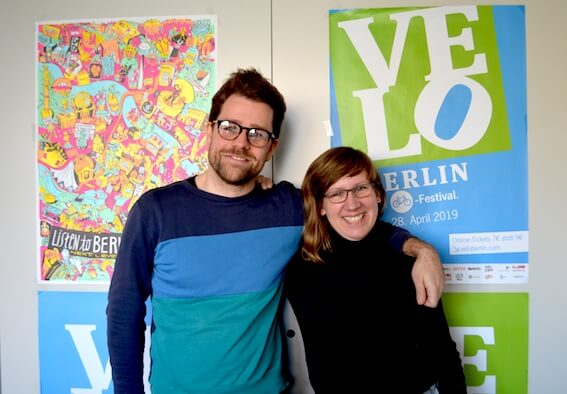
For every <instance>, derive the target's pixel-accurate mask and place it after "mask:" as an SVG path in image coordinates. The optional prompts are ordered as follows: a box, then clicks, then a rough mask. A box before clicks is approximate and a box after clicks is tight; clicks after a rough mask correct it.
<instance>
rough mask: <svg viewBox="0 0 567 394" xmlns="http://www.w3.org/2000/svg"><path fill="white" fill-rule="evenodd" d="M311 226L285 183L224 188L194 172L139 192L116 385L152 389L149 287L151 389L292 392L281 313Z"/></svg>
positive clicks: (116, 332)
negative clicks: (230, 192) (240, 190)
mask: <svg viewBox="0 0 567 394" xmlns="http://www.w3.org/2000/svg"><path fill="white" fill-rule="evenodd" d="M302 226H303V210H302V205H301V198H300V195H299V192H298V190H297V189H296V188H295V187H294V186H293V185H292V184H291V183H288V182H281V183H279V184H277V185H275V186H274V187H273V188H272V189H270V190H262V189H261V188H259V187H258V188H256V189H254V190H253V191H252V192H251V193H249V194H247V195H245V196H242V197H237V198H225V197H221V196H218V195H214V194H210V193H207V192H204V191H202V190H199V189H197V188H196V186H195V182H194V178H191V179H189V180H185V181H181V182H176V183H173V184H171V185H168V186H164V187H161V188H157V189H154V190H151V191H149V192H147V193H145V194H144V195H142V196H141V198H140V199H139V200H138V201H137V202H136V204H135V205H134V207H133V208H132V210H131V212H130V215H129V217H128V220H127V223H126V227H125V229H124V232H123V234H122V240H121V245H120V249H119V253H118V257H117V259H116V264H115V272H114V274H113V278H112V282H111V286H110V290H109V295H108V297H109V304H108V308H107V318H108V332H107V333H108V345H109V352H110V359H111V365H112V371H113V380H114V388H115V392H116V393H143V382H142V373H143V357H142V355H143V351H144V330H145V323H144V316H145V314H146V308H145V301H146V300H147V299H148V297H150V298H151V304H152V334H151V359H152V365H151V373H150V382H151V386H152V393H154V394H159V393H167V394H174V393H207V394H215V393H231V394H237V393H246V394H255V393H262V394H264V393H279V392H280V391H281V390H283V389H284V388H285V385H286V382H285V381H284V379H283V375H282V370H281V367H282V361H281V357H282V338H281V332H280V327H279V319H278V318H277V314H278V313H279V306H280V302H281V294H282V280H283V271H284V268H285V266H286V264H287V263H288V261H289V260H290V258H291V257H292V256H293V254H294V253H295V251H296V250H297V248H298V245H299V241H300V238H301V231H302Z"/></svg>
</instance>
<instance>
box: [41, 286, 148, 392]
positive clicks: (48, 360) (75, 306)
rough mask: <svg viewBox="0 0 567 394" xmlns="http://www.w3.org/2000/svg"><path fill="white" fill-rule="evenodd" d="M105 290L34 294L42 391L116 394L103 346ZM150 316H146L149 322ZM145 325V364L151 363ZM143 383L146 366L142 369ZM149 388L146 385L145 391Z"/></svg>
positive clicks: (106, 349) (146, 374)
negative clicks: (143, 370) (36, 308)
mask: <svg viewBox="0 0 567 394" xmlns="http://www.w3.org/2000/svg"><path fill="white" fill-rule="evenodd" d="M106 304H107V293H106V292H68V291H64V292H56V291H44V292H40V293H39V294H38V308H39V366H40V386H41V393H42V394H61V393H73V394H103V393H104V394H110V393H114V387H113V385H112V371H111V367H110V362H109V357H108V348H107V346H106ZM149 322H150V317H149V316H148V317H147V318H146V323H147V324H149ZM148 345H149V329H148V330H147V331H146V352H145V357H144V358H145V360H144V364H145V365H146V366H148V365H149V363H148V362H149V354H148ZM145 377H146V379H145V381H146V386H147V387H149V385H148V383H147V377H148V369H147V368H146V371H145ZM146 391H147V392H149V391H148V390H146Z"/></svg>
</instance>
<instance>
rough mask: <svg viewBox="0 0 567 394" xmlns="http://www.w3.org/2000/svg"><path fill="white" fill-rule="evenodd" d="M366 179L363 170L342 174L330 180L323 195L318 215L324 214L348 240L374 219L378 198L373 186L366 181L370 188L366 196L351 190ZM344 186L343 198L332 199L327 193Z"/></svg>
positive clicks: (365, 229) (355, 238) (357, 237)
mask: <svg viewBox="0 0 567 394" xmlns="http://www.w3.org/2000/svg"><path fill="white" fill-rule="evenodd" d="M368 183H369V180H368V175H367V174H366V171H363V172H361V173H359V174H357V175H355V176H345V177H342V178H341V179H339V180H338V181H337V182H335V183H333V184H332V185H331V187H329V190H327V192H326V193H325V197H324V198H323V208H322V209H321V216H327V219H328V220H329V223H330V224H331V226H332V227H333V229H335V231H336V232H337V233H339V235H340V236H341V237H343V238H346V239H348V240H350V241H360V240H361V239H363V238H364V237H366V236H367V235H368V233H369V232H370V230H371V229H372V227H374V224H375V223H376V220H377V219H378V214H379V212H378V203H379V202H380V201H381V198H380V195H379V194H377V193H376V191H375V189H374V187H373V186H372V185H370V187H371V189H372V190H371V193H370V194H369V195H368V196H366V197H356V196H355V195H354V193H353V191H352V189H355V188H357V187H359V186H361V185H367V184H368ZM347 190H350V191H349V192H347V195H346V200H345V201H344V202H340V203H335V202H332V201H331V200H330V199H329V196H332V195H333V194H337V193H338V192H341V191H343V192H344V191H347ZM361 194H364V192H363V193H361Z"/></svg>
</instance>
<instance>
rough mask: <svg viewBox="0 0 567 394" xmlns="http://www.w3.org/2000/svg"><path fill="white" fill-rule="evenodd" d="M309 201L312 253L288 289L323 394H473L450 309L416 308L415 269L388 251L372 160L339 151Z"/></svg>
mask: <svg viewBox="0 0 567 394" xmlns="http://www.w3.org/2000/svg"><path fill="white" fill-rule="evenodd" d="M301 192H302V196H303V201H304V211H305V212H304V213H305V225H304V230H303V244H302V247H301V250H300V251H299V252H298V253H297V254H296V255H295V257H294V259H293V260H292V262H291V263H290V265H289V266H288V270H287V273H286V281H285V283H286V291H287V296H288V299H289V301H290V303H291V306H292V308H293V310H294V312H295V315H296V317H297V320H298V323H299V327H300V329H301V335H302V337H303V341H304V345H305V354H306V360H307V367H308V370H309V379H310V381H311V385H312V386H313V389H314V390H315V392H316V393H317V394H321V393H377V392H378V393H388V394H391V393H403V394H412V393H417V394H422V393H424V392H435V390H439V392H440V393H450V394H460V393H466V387H465V379H464V374H463V368H462V365H461V360H460V357H459V353H458V351H457V349H456V345H455V342H454V341H453V340H452V339H451V336H450V333H449V328H448V326H447V321H446V319H445V315H444V312H443V307H442V305H441V303H439V305H438V306H437V307H436V308H433V309H432V308H427V307H424V306H420V305H418V304H417V303H416V298H415V287H414V284H413V282H412V279H411V267H412V262H413V261H412V260H411V258H408V257H407V256H405V255H403V254H401V253H400V252H399V251H396V250H393V249H392V247H391V246H390V245H389V243H388V237H387V234H388V233H389V232H388V231H387V229H388V227H389V226H391V225H390V224H387V223H384V222H382V221H380V220H379V217H380V215H381V213H382V209H383V207H384V199H385V191H384V187H383V186H382V183H381V182H380V178H379V176H378V174H377V172H376V171H375V169H374V166H373V164H372V161H371V160H370V158H369V157H368V156H367V155H366V154H364V153H363V152H361V151H358V150H355V149H352V148H348V147H339V148H333V149H330V150H328V151H326V152H325V153H323V154H322V155H321V156H319V157H318V158H317V159H316V160H315V161H314V162H313V163H312V164H311V166H310V167H309V169H308V170H307V174H306V176H305V179H304V181H303V184H302V188H301ZM384 297H388V299H386V300H385V299H384ZM429 390H431V391H429Z"/></svg>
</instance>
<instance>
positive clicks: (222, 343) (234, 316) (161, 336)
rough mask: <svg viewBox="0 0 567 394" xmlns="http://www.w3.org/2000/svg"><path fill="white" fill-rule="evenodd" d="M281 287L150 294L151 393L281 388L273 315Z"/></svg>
mask: <svg viewBox="0 0 567 394" xmlns="http://www.w3.org/2000/svg"><path fill="white" fill-rule="evenodd" d="M281 291H282V289H281V284H280V285H278V286H275V287H272V288H270V289H268V290H265V291H261V292H256V293H245V294H238V295H228V296H215V297H205V298H192V299H188V298H185V299H183V298H160V297H156V298H154V299H153V319H154V323H155V324H154V327H156V328H155V330H154V332H153V333H152V345H151V355H152V360H153V363H152V375H151V377H150V382H151V385H152V393H154V394H157V393H168V394H170V393H177V392H183V393H208V394H214V393H228V392H230V393H231V394H234V393H247V394H254V393H258V394H260V393H273V392H278V390H283V388H284V387H285V383H284V381H283V379H282V376H281V359H280V358H281V346H282V345H281V341H280V338H281V333H280V330H279V326H278V325H277V323H276V321H277V319H275V316H276V314H277V312H278V305H279V300H280V296H281ZM205 322H206V324H204V323H205ZM179 349H187V351H185V352H179ZM258 378H261V381H257V379H258ZM275 388H277V389H276V390H274V389H275Z"/></svg>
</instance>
